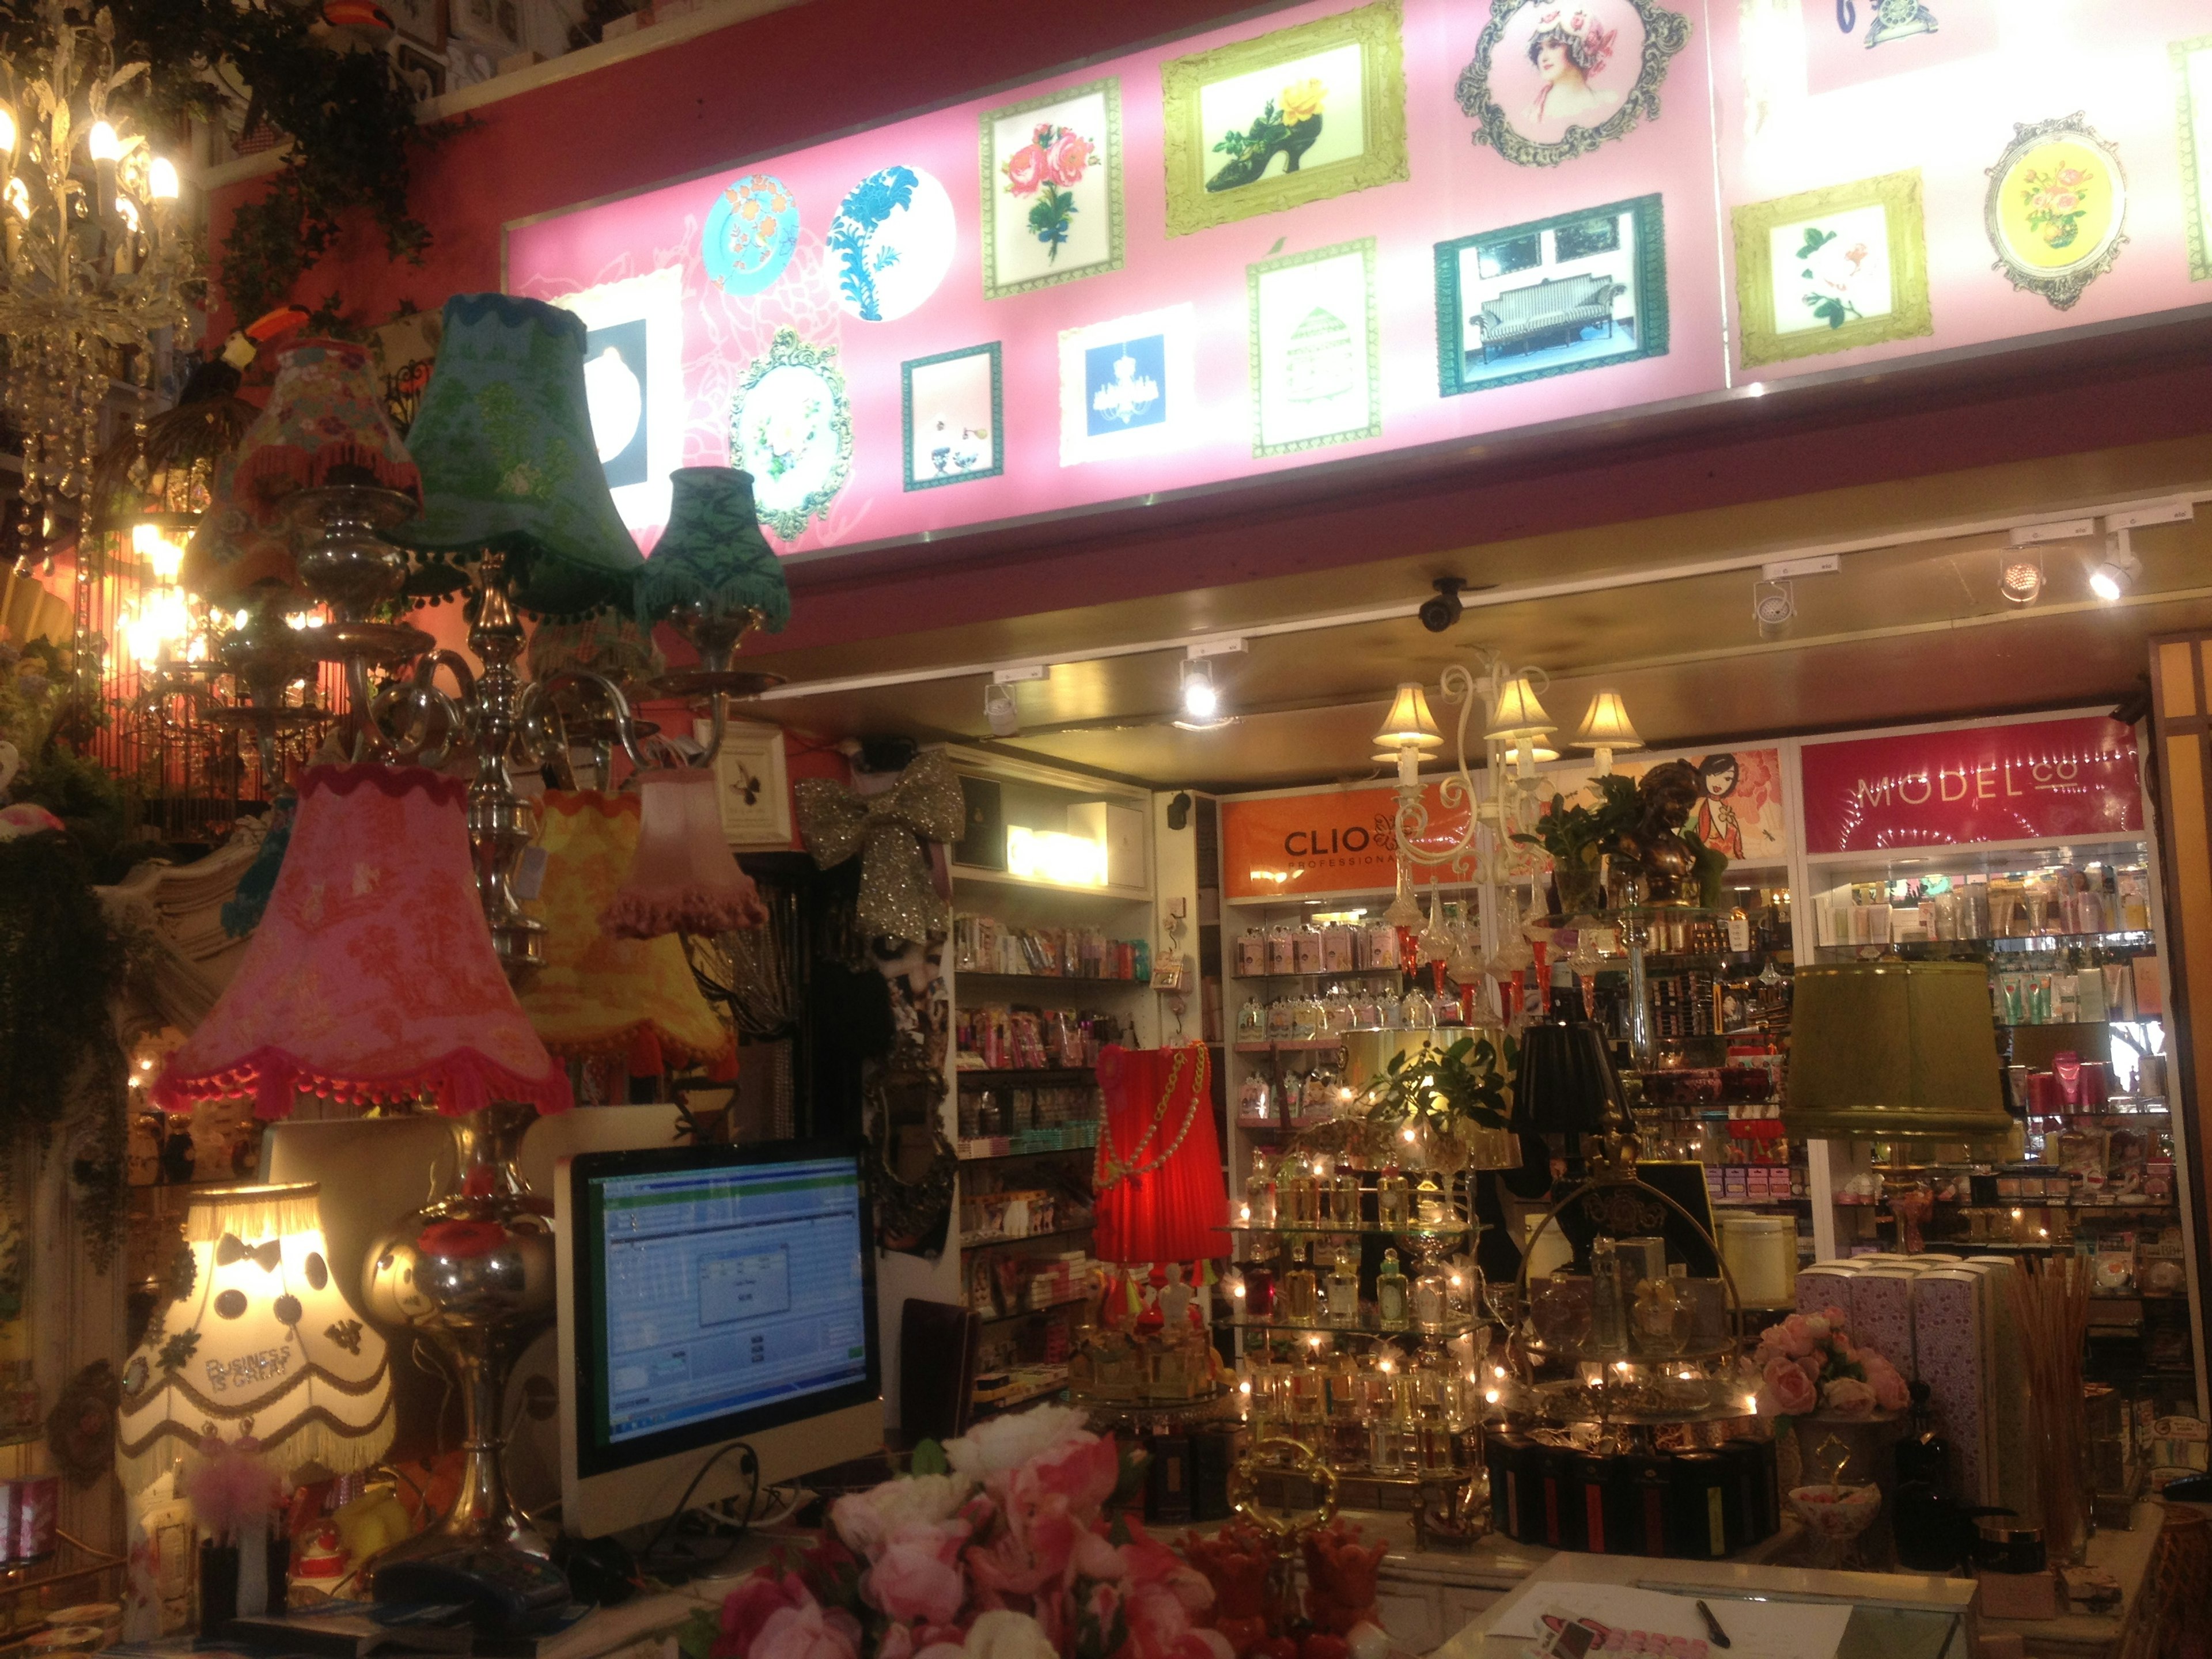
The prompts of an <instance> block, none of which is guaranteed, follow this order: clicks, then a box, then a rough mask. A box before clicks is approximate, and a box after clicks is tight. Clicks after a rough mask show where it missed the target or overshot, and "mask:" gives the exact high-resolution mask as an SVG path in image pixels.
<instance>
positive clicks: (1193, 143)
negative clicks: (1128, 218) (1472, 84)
mask: <svg viewBox="0 0 2212 1659" xmlns="http://www.w3.org/2000/svg"><path fill="white" fill-rule="evenodd" d="M1402 22H1403V18H1402V15H1401V9H1400V6H1399V0H1376V3H1374V4H1372V5H1366V6H1361V7H1358V9H1354V10H1352V11H1346V12H1340V13H1338V14H1337V15H1334V16H1333V17H1318V18H1316V19H1315V20H1314V21H1312V22H1310V23H1298V24H1296V25H1293V26H1292V27H1289V28H1285V29H1277V30H1275V31H1274V32H1273V33H1271V34H1262V35H1258V36H1255V38H1253V39H1252V40H1234V41H1231V43H1230V44H1229V45H1227V46H1216V47H1214V48H1212V50H1211V51H1209V52H1193V53H1192V54H1190V56H1188V57H1187V58H1170V59H1169V60H1168V61H1167V62H1166V63H1165V64H1162V65H1161V66H1160V98H1161V103H1162V106H1163V109H1162V115H1163V125H1164V129H1165V131H1164V149H1165V150H1166V153H1167V231H1168V234H1169V235H1170V236H1185V235H1188V234H1190V233H1191V232H1193V231H1196V230H1206V229H1208V228H1211V227H1212V226H1215V225H1225V224H1231V223H1233V222H1236V221H1237V220H1239V219H1249V218H1250V217H1252V216H1254V215H1255V214H1261V213H1279V212H1281V211H1282V210H1284V209H1285V208H1293V207H1299V206H1302V205H1304V204H1305V203H1308V202H1320V201H1326V200H1327V199H1328V197H1332V196H1342V195H1344V194H1346V192H1347V191H1355V190H1368V189H1371V188H1372V187H1373V186H1375V185H1388V184H1395V183H1397V182H1399V181H1401V180H1402V179H1407V178H1409V177H1411V176H1412V175H1411V172H1410V169H1409V167H1408V164H1407V157H1406V71H1405V63H1404V51H1403V47H1402V46H1401V25H1402Z"/></svg>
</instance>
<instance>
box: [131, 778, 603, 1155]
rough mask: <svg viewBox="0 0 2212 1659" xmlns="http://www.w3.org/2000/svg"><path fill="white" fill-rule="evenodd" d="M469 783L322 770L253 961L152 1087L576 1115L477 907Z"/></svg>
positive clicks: (305, 790)
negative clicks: (520, 1106) (510, 1104)
mask: <svg viewBox="0 0 2212 1659" xmlns="http://www.w3.org/2000/svg"><path fill="white" fill-rule="evenodd" d="M466 793H467V786H466V785H465V783H464V782H463V781H461V780H460V779H458V778H447V777H441V776H440V775H437V774H436V773H435V772H431V771H428V770H426V769H423V768H421V767H413V766H377V765H360V766H355V765H324V766H310V767H307V769H304V770H303V771H302V772H301V775H300V809H299V817H298V819H297V821H296V822H295V824H294V826H293V829H292V840H291V844H290V846H289V848H286V850H285V854H284V865H283V869H282V870H281V871H280V872H278V874H277V877H276V887H275V888H274V890H272V891H271V892H270V896H269V907H268V910H267V912H266V914H265V915H264V916H263V918H262V921H261V926H260V927H258V929H256V930H255V932H254V935H253V939H252V942H251V943H250V944H249V945H247V946H246V952H245V955H244V956H243V957H240V961H239V964H238V971H237V973H236V975H234V977H233V978H232V980H231V982H230V985H229V987H228V988H227V989H226V990H225V991H224V992H223V994H222V998H221V1000H218V1001H217V1002H216V1006H214V1007H213V1008H212V1009H210V1011H209V1012H208V1017H207V1018H205V1019H204V1020H202V1021H201V1022H200V1024H199V1026H198V1027H197V1030H194V1031H193V1033H192V1035H191V1037H190V1039H188V1040H187V1041H186V1042H185V1044H184V1046H183V1047H182V1048H178V1049H176V1050H175V1051H174V1052H173V1053H172V1054H170V1055H169V1058H168V1061H167V1065H166V1066H165V1067H164V1069H163V1071H162V1073H161V1078H160V1079H159V1080H158V1081H157V1082H156V1083H155V1085H154V1098H155V1103H157V1104H159V1105H160V1106H161V1107H162V1108H163V1109H165V1110H168V1111H173V1112H182V1111H189V1110H190V1109H191V1107H192V1105H193V1104H194V1103H196V1102H198V1101H202V1100H213V1099H223V1098H228V1097H234V1096H239V1095H250V1096H252V1098H253V1103H254V1105H253V1109H254V1115H255V1116H257V1117H260V1118H264V1119H268V1118H282V1117H288V1116H289V1115H291V1112H292V1109H293V1097H294V1096H295V1094H301V1093H304V1094H314V1095H321V1096H325V1097H328V1098H330V1099H331V1100H334V1101H337V1102H338V1103H340V1104H343V1105H365V1104H368V1103H371V1102H377V1101H392V1102H402V1101H408V1100H413V1099H417V1098H421V1097H428V1098H430V1099H431V1100H432V1101H434V1102H435V1103H436V1105H437V1108H438V1109H439V1110H440V1111H441V1112H444V1113H446V1114H447V1115H451V1116H459V1115H462V1114H465V1113H468V1112H473V1111H475V1110H477V1109H479V1108H481V1107H483V1106H487V1105H489V1104H491V1103H493V1102H495V1101H515V1102H520V1103H526V1104H529V1105H533V1106H535V1107H537V1109H538V1110H539V1111H540V1112H562V1111H566V1110H568V1108H569V1106H570V1104H571V1103H572V1102H571V1099H570V1096H569V1090H568V1074H567V1073H566V1072H565V1071H563V1070H562V1068H561V1066H558V1065H557V1064H556V1063H555V1061H554V1060H553V1059H552V1057H551V1056H550V1055H549V1054H547V1053H546V1051H545V1045H544V1042H541V1041H539V1039H538V1033H537V1032H536V1031H535V1030H532V1029H531V1024H530V1021H529V1020H528V1019H527V1018H525V1016H524V1014H523V1012H522V1009H521V1006H520V1005H519V1004H518V1003H517V1002H516V1001H515V1000H514V993H513V991H512V990H510V989H509V988H508V987H507V978H506V976H505V975H503V974H502V973H501V971H500V966H499V957H498V956H497V955H496V954H495V952H494V951H493V949H492V943H491V933H490V931H489V929H488V928H487V927H485V926H484V921H483V909H482V908H481V907H480V905H479V904H478V902H477V886H476V879H475V877H474V874H473V873H472V869H471V862H470V856H469V839H468V831H467V829H466V826H465V823H464V820H463V816H462V814H463V803H464V800H465V796H466Z"/></svg>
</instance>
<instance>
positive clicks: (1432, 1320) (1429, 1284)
mask: <svg viewBox="0 0 2212 1659" xmlns="http://www.w3.org/2000/svg"><path fill="white" fill-rule="evenodd" d="M1413 1323H1414V1324H1415V1325H1416V1326H1418V1327H1419V1328H1420V1329H1421V1330H1423V1331H1425V1332H1427V1333H1430V1334H1435V1333H1437V1332H1439V1331H1441V1330H1443V1328H1444V1276H1443V1274H1442V1273H1438V1272H1437V1270H1436V1269H1435V1268H1434V1267H1430V1268H1427V1269H1425V1271H1424V1272H1423V1273H1421V1275H1420V1277H1419V1278H1418V1279H1414V1281H1413Z"/></svg>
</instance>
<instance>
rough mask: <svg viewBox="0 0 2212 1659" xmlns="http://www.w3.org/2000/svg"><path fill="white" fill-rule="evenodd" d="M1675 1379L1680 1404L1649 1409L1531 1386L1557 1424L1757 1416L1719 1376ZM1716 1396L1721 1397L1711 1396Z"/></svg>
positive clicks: (1590, 1392) (1577, 1389) (1575, 1387)
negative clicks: (1699, 1384)
mask: <svg viewBox="0 0 2212 1659" xmlns="http://www.w3.org/2000/svg"><path fill="white" fill-rule="evenodd" d="M1674 1383H1675V1389H1676V1390H1678V1391H1680V1392H1679V1394H1678V1398H1679V1399H1680V1402H1681V1403H1680V1404H1678V1405H1664V1406H1659V1407H1651V1408H1648V1409H1639V1408H1637V1407H1630V1406H1621V1407H1613V1406H1612V1405H1611V1404H1610V1403H1607V1404H1602V1405H1598V1406H1592V1405H1590V1404H1589V1403H1586V1401H1587V1399H1588V1397H1589V1396H1595V1395H1598V1394H1599V1393H1600V1392H1601V1391H1600V1390H1598V1389H1591V1388H1589V1387H1588V1386H1587V1385H1585V1384H1583V1383H1571V1382H1562V1383H1534V1384H1532V1385H1530V1387H1529V1392H1530V1393H1531V1394H1533V1395H1535V1396H1536V1397H1537V1399H1538V1400H1539V1401H1541V1402H1543V1403H1542V1404H1541V1406H1540V1407H1539V1410H1540V1411H1541V1413H1542V1414H1543V1415H1544V1416H1545V1417H1547V1418H1548V1419H1551V1420H1552V1421H1553V1422H1556V1423H1612V1424H1617V1425H1620V1426H1622V1427H1633V1428H1655V1429H1656V1428H1664V1427H1666V1426H1667V1425H1669V1424H1674V1423H1729V1422H1734V1421H1735V1420H1737V1419H1741V1418H1748V1417H1755V1416H1757V1415H1758V1407H1756V1406H1747V1405H1746V1404H1745V1403H1744V1400H1743V1395H1741V1393H1740V1392H1737V1391H1735V1390H1733V1389H1730V1388H1729V1384H1728V1383H1725V1382H1724V1381H1723V1380H1721V1379H1719V1378H1714V1379H1712V1380H1711V1383H1710V1386H1709V1387H1708V1388H1705V1389H1697V1388H1696V1385H1695V1384H1693V1383H1685V1382H1684V1381H1682V1380H1681V1379H1679V1378H1677V1379H1674ZM1692 1391H1694V1392H1696V1393H1698V1394H1702V1395H1705V1396H1707V1397H1706V1398H1705V1400H1704V1401H1702V1402H1701V1403H1699V1404H1692V1403H1691V1397H1692ZM1616 1392H1620V1393H1623V1394H1626V1393H1627V1392H1629V1390H1628V1389H1619V1390H1616ZM1712 1395H1719V1397H1718V1398H1717V1399H1716V1398H1712V1397H1711V1396H1712ZM1854 1420H1855V1421H1858V1422H1869V1421H1871V1420H1873V1419H1868V1418H1860V1419H1854Z"/></svg>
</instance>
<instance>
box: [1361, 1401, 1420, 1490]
mask: <svg viewBox="0 0 2212 1659" xmlns="http://www.w3.org/2000/svg"><path fill="white" fill-rule="evenodd" d="M1412 1450H1413V1414H1412V1413H1411V1412H1410V1411H1408V1410H1407V1404H1406V1400H1405V1396H1404V1395H1402V1394H1401V1392H1400V1391H1399V1390H1398V1389H1395V1387H1394V1388H1392V1389H1390V1390H1389V1394H1388V1395H1387V1396H1386V1397H1385V1399H1384V1400H1383V1401H1382V1402H1380V1403H1379V1404H1376V1405H1374V1406H1373V1407H1371V1408H1370V1414H1369V1416H1368V1419H1367V1461H1368V1463H1369V1464H1370V1467H1372V1468H1374V1470H1375V1472H1376V1474H1398V1473H1400V1472H1401V1471H1402V1470H1404V1469H1406V1468H1408V1467H1409V1466H1410V1465H1411V1463H1412V1461H1413V1459H1412V1455H1411V1454H1412Z"/></svg>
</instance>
